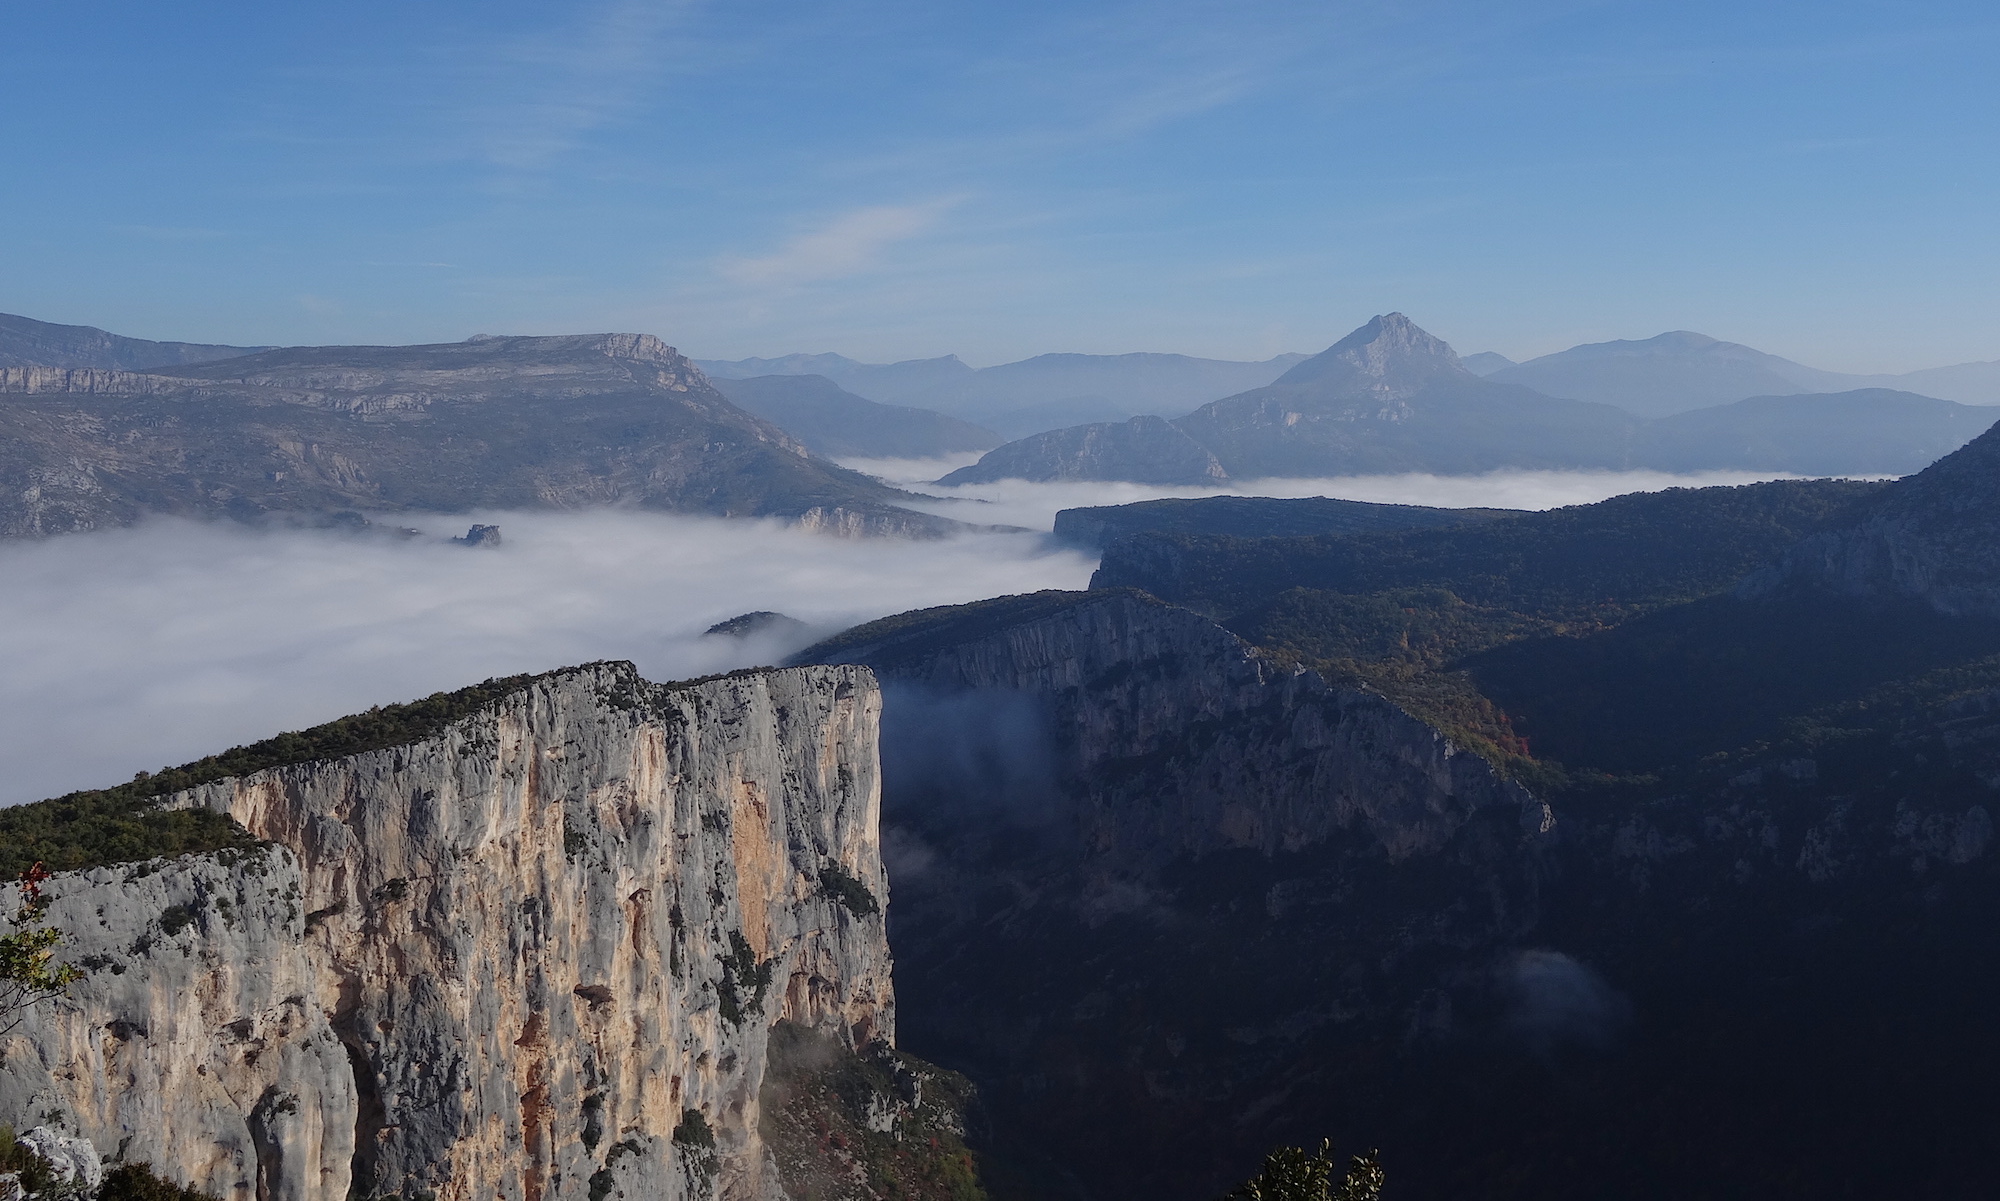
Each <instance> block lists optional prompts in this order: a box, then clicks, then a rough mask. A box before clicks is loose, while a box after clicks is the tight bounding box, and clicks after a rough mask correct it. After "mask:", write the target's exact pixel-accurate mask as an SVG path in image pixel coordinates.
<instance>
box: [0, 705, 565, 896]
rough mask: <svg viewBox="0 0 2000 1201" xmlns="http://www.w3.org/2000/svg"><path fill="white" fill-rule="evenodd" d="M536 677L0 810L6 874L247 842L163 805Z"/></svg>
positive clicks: (429, 728)
mask: <svg viewBox="0 0 2000 1201" xmlns="http://www.w3.org/2000/svg"><path fill="white" fill-rule="evenodd" d="M539 678H541V677H539V676H533V675H519V676H506V677H504V678H498V679H490V680H487V681H485V682H484V683H480V684H474V685H472V686H471V687H468V688H460V689H457V690H455V691H452V692H437V693H432V694H431V695H430V696H427V697H424V698H422V699H421V700H414V701H409V702H406V703H404V704H399V705H383V706H379V707H377V708H373V709H370V710H368V711H367V712H365V713H355V714H351V715H350V716H347V717H342V718H338V719H336V720H334V721H330V722H327V723H325V724H324V725H317V726H313V727H312V728H310V729H306V730H295V731H291V732H288V733H284V734H279V735H277V736H276V737H274V738H266V739H264V740H263V741H261V742H253V743H251V744H249V745H248V746H238V747H231V748H230V749H228V750H226V751H223V752H222V753H221V754H219V755H209V756H207V757H205V758H202V759H197V760H195V761H194V762H193V763H184V764H182V765H181V766H179V767H169V768H165V769H162V770H161V771H158V772H151V773H148V772H141V773H139V775H137V776H135V777H133V778H132V779H131V780H130V781H128V782H126V783H124V784H118V785H114V786H112V787H110V788H98V789H89V790H86V791H82V792H72V793H70V794H68V795H67V796H60V797H55V798H53V799H51V800H46V801H37V802H35V803H34V804H30V805H16V806H14V807H12V808H9V809H0V875H4V876H5V877H9V878H11V877H13V876H15V875H18V874H19V873H20V872H21V871H22V870H24V869H25V868H27V867H29V866H31V865H32V864H34V863H36V862H40V863H43V864H46V865H47V866H48V868H49V870H51V871H58V872H63V871H76V870H79V869H81V868H86V867H100V866H103V865H105V864H110V863H129V862H132V861H135V860H141V859H152V858H154V857H156V856H160V855H185V854H190V853H194V852H199V851H214V850H220V849H222V848H223V847H229V846H242V845H247V844H248V843H249V842H250V841H251V839H250V836H249V835H248V834H247V833H245V832H244V830H243V828H242V827H241V826H239V825H237V824H236V823H235V822H234V821H232V820H231V819H230V818H228V817H227V816H225V815H223V814H220V813H211V812H208V811H207V810H165V809H161V808H160V807H159V801H160V798H161V797H164V796H167V795H169V794H170V793H175V792H179V791H181V790H182V789H186V788H194V787H197V786H198V785H202V784H211V783H214V782H215V781H217V780H224V779H228V778H229V777H231V776H243V775H249V774H250V773H252V772H259V771H267V770H269V769H271V768H274V767H289V766H291V765H293V764H297V763H309V762H312V761H314V760H318V759H340V758H344V757H346V756H348V755H359V754H362V753H364V752H367V751H379V750H384V749H386V748H388V747H394V746H404V745H407V744H409V743H412V742H417V741H420V740H422V739H424V738H428V737H430V736H431V735H433V734H435V733H437V732H438V731H439V730H442V729H444V728H445V727H446V726H448V725H450V724H451V723H452V722H455V721H457V720H458V719H460V718H462V717H466V716H469V715H470V714H472V713H475V712H477V711H478V710H480V709H481V708H483V707H485V706H486V705H489V704H491V703H492V702H494V701H496V700H499V699H500V698H501V697H504V696H509V695H511V694H513V693H515V692H518V691H520V690H521V689H522V688H524V687H526V686H527V685H528V684H530V683H531V682H533V681H534V680H536V679H539Z"/></svg>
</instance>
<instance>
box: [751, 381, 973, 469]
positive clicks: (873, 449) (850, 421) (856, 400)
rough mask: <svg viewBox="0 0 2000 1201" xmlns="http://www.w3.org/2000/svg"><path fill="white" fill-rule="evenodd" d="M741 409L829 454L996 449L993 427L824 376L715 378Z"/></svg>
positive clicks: (915, 454)
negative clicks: (859, 391) (863, 393)
mask: <svg viewBox="0 0 2000 1201" xmlns="http://www.w3.org/2000/svg"><path fill="white" fill-rule="evenodd" d="M711 382H712V383H714V384H715V387H716V389H717V390H718V391H720V392H721V393H722V394H723V395H724V396H727V397H728V398H729V399H730V400H731V401H733V402H735V404H736V405H737V407H738V408H741V409H743V410H744V411H746V412H749V413H754V414H755V415H757V416H759V417H762V418H763V419H764V420H766V421H769V422H771V423H772V424H773V425H776V426H777V427H778V428H780V429H782V430H784V431H785V432H786V433H788V434H791V435H793V436H795V437H796V438H798V439H799V441H801V442H803V443H805V444H806V446H807V448H808V449H810V450H811V451H812V452H813V453H814V454H817V455H824V456H826V457H828V458H836V457H849V456H852V457H861V458H883V459H893V458H904V459H925V458H934V457H937V456H940V455H948V454H953V453H956V452H960V451H967V450H991V449H992V448H993V447H995V446H998V445H999V444H1000V443H1001V442H1002V441H1004V439H1003V438H1001V437H1000V435H999V434H996V433H994V432H993V431H992V430H989V429H986V428H984V427H981V426H977V425H974V424H972V423H971V422H969V421H961V420H959V419H958V418H956V417H949V416H946V415H945V414H943V413H938V412H934V411H932V410H930V409H919V408H912V407H910V406H908V405H885V404H877V403H876V402H874V401H872V400H865V399H863V398H862V397H859V396H856V395H855V394H854V393H852V392H849V391H848V390H847V389H845V388H843V387H841V386H840V385H839V384H836V383H834V382H833V381H832V380H830V379H828V378H826V377H825V376H823V375H758V376H752V377H750V378H748V379H720V380H713V381H711Z"/></svg>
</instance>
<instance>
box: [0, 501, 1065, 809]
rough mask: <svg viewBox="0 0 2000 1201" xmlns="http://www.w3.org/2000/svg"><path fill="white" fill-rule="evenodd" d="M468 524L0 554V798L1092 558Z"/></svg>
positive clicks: (612, 515) (181, 534)
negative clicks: (736, 627)
mask: <svg viewBox="0 0 2000 1201" xmlns="http://www.w3.org/2000/svg"><path fill="white" fill-rule="evenodd" d="M474 519H475V518H473V517H455V518H437V519H434V520H428V521H415V522H412V524H417V525H422V526H424V527H426V534H427V536H426V537H424V538H411V539H407V540H399V539H396V538H393V537H389V536H386V535H372V534H371V535H351V534H340V533H334V532H326V531H258V530H251V529H247V528H244V527H241V526H235V525H229V524H198V523H193V522H183V521H174V520H157V521H149V522H146V523H144V524H143V525H141V526H139V527H138V528H135V529H130V530H114V531H107V532H103V533H97V534H87V535H80V536H74V537H68V538H58V539H53V540H50V541H47V542H41V543H14V544H10V545H0V662H4V663H6V664H7V670H6V671H5V672H4V673H0V762H4V763H6V764H7V767H8V771H7V773H6V775H5V777H4V778H0V804H13V803H19V802H22V801H31V800H36V799H39V798H41V797H45V796H53V795H57V794H59V793H62V792H65V791H68V790H70V789H75V788H85V787H99V786H103V785H106V784H111V783H116V782H117V781H120V780H123V779H128V778H130V776H131V775H132V773H133V772H135V771H139V770H154V769H158V768H160V767H162V766H166V765H169V764H175V763H181V762H185V761H187V760H189V759H193V758H197V757H199V756H201V755H204V754H208V753H210V752H213V751H218V750H222V749H224V748H226V747H229V746H232V745H236V744H240V743H243V742H246V741H251V740H255V739H258V738H262V737H266V736H268V735H271V734H274V733H277V732H279V731H281V730H287V729H297V728H299V727H301V726H306V725H311V724H314V723H317V722H321V721H326V720H329V719H331V718H335V717H339V716H341V715H343V714H346V713H351V712H355V711H357V710H361V709H366V708H367V707H368V706H370V705H374V704H383V703H387V702H393V701H400V700H407V699H410V698H412V697H417V696H422V695H425V694H428V693H430V692H434V691H437V690H439V689H446V688H454V687H458V686H460V685H464V684H468V683H474V682H477V681H479V680H481V679H484V678H486V677H488V676H496V675H507V674H511V673H514V672H522V671H537V670H543V669H547V668H552V667H559V666H563V665H566V664H571V663H580V662H587V661H589V660H593V659H607V658H618V659H631V660H634V661H636V662H637V663H638V665H639V667H640V669H641V670H642V671H643V672H645V673H646V674H647V675H648V676H649V677H651V678H653V679H663V680H664V679H676V678H684V677H687V676H693V675H701V674H705V673H708V672H713V671H721V670H726V669H729V668H732V667H740V666H746V665H749V664H755V663H769V662H772V661H774V660H776V659H778V658H780V657H781V656H783V655H784V654H786V653H788V652H790V651H792V650H796V649H798V647H799V646H800V645H802V644H803V641H804V638H800V637H797V636H794V637H793V638H791V639H790V640H787V641H780V640H778V639H775V638H765V639H761V640H760V639H751V640H747V641H746V640H739V639H731V638H705V637H703V636H702V632H703V631H704V630H706V629H707V628H708V627H709V626H710V625H712V624H714V623H715V622H717V621H720V620H723V619H725V618H728V617H732V616H735V615H736V614H739V613H743V612H747V611H750V610H757V609H774V610H778V611H780V612H784V613H788V614H790V615H792V616H793V617H797V618H800V619H801V620H804V621H806V622H808V623H811V625H812V626H813V627H815V632H828V631H831V630H834V629H838V628H841V627H844V626H847V625H850V624H853V623H855V622H858V621H865V620H869V619H872V618H875V617H879V616H883V615H885V614H888V613H894V612H900V611H902V610H904V609H910V608H915V607H919V606H924V605H936V604H948V603H954V602H959V601H966V600H974V599H977V598H980V597H987V596H996V595H1000V594H1003V593H1009V592H1021V591H1028V590H1032V589H1037V588H1081V587H1083V586H1084V584H1085V583H1086V582H1087V581H1088V579H1089V577H1090V571H1091V568H1092V566H1093V565H1094V564H1093V561H1092V560H1091V559H1088V558H1085V557H1084V556H1082V555H1080V554H1077V553H1075V552H1073V551H1066V550H1060V549H1056V548H1053V547H1051V546H1050V545H1048V543H1047V540H1046V539H1044V538H1040V537H1036V536H1030V535H1020V534H1012V535H992V534H989V535H978V536H971V537H967V538H962V539H957V540H949V541H944V542H905V541H898V540H887V539H883V540H868V541H850V540H842V539H836V538H831V537H825V536H820V535H813V534H807V533H802V532H800V531H797V530H790V529H786V528H783V527H781V526H779V525H776V524H774V523H763V522H722V521H717V520H706V519H699V518H684V517H672V516H665V515H659V514H638V513H617V512H597V513H582V514H550V513H532V514H531V513H503V514H485V515H483V516H477V517H476V519H477V520H480V521H484V522H492V523H497V524H498V525H500V526H501V527H502V531H503V535H504V543H503V545H502V546H501V547H499V548H498V549H494V550H488V549H470V548H466V547H462V546H455V545H453V544H451V543H450V542H447V541H445V540H444V536H445V535H446V534H450V533H461V532H463V531H464V529H465V527H466V525H467V524H468V522H469V521H471V520H474ZM397 520H398V521H404V520H408V519H407V518H402V517H399V518H398V519H397ZM809 636H810V635H808V637H809Z"/></svg>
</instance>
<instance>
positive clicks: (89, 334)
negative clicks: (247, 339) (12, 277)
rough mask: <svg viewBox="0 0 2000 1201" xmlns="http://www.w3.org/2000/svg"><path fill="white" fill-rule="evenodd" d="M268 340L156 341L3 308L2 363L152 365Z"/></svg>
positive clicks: (224, 353)
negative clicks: (230, 342) (238, 343)
mask: <svg viewBox="0 0 2000 1201" xmlns="http://www.w3.org/2000/svg"><path fill="white" fill-rule="evenodd" d="M269 349H270V347H268V346H209V345H204V344H202V343H199V342H152V341H148V340H147V339H145V338H127V337H123V336H121V335H119V334H114V333H110V332H108V331H106V330H101V329H98V328H97V327H95V326H91V325H54V324H51V323H50V322H47V321H36V320H34V319H32V318H29V317H17V316H14V315H13V314H11V313H0V367H66V368H71V369H93V370H98V371H148V370H151V369H153V368H157V367H176V366H184V365H186V364H190V363H206V362H210V361H212V360H215V359H228V358H235V357H237V356H239V355H246V354H255V353H256V352H258V351H260V350H269Z"/></svg>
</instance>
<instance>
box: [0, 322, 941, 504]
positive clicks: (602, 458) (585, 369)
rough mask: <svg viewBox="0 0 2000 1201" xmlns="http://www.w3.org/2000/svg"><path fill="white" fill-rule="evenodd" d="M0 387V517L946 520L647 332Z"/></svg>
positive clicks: (236, 361)
mask: <svg viewBox="0 0 2000 1201" xmlns="http://www.w3.org/2000/svg"><path fill="white" fill-rule="evenodd" d="M210 349H214V348H210ZM0 393H6V394H8V395H6V396H5V402H4V403H0V534H4V535H14V536H22V535H26V536H38V535H47V534H59V533H66V532H69V531H74V530H85V529H92V528H97V527H102V526H107V525H119V524H125V523H129V522H131V521H133V520H136V519H137V518H138V517H139V516H140V515H142V514H145V513H176V514H187V515H221V514H227V515H231V516H236V517H243V518H254V517H257V516H259V515H261V514H266V513H326V512H338V511H342V510H353V509H370V510H378V511H379V510H390V511H394V510H404V509H407V510H428V511H444V512H450V511H458V510H465V509H470V508H565V507H581V506H592V505H632V506H638V507H643V508H651V509H664V510H671V511H676V512H686V513H703V514H713V515H717V516H756V517H784V518H789V519H792V520H794V521H797V522H800V523H803V524H805V525H808V526H812V527H822V528H832V529H837V530H841V531H844V532H850V533H863V532H872V533H900V534H930V533H939V532H943V531H945V530H947V529H952V528H957V525H956V523H953V522H949V521H944V520H941V519H938V518H934V517H930V516H926V515H923V514H919V513H914V512H911V511H909V510H906V509H902V508H899V507H897V505H896V503H895V502H896V501H898V500H899V499H902V498H903V496H904V494H903V493H900V492H897V491H895V490H894V489H891V488H888V487H885V486H884V485H882V484H880V483H878V482H877V481H875V480H872V479H870V478H868V477H866V476H862V475H859V474H857V473H855V472H851V471H846V470H844V469H842V468H840V467H837V466H835V465H834V464H832V463H829V462H826V461H824V460H821V459H817V458H814V457H812V455H811V454H810V453H809V452H808V450H807V448H806V447H805V446H804V445H803V444H801V443H800V442H799V441H798V440H797V439H795V438H793V437H792V436H791V435H789V434H787V433H785V432H784V431H783V430H781V429H779V428H778V427H776V426H774V425H772V424H770V423H768V422H766V421H763V420H760V419H759V418H757V417H754V416H752V415H751V414H749V413H746V412H744V411H743V410H742V409H740V408H738V407H737V406H735V405H734V404H732V403H730V401H729V400H728V399H727V398H726V397H724V396H723V395H722V394H721V393H720V392H718V391H716V390H715V388H714V387H713V386H712V385H711V384H710V383H709V382H708V380H707V378H706V377H704V376H703V375H702V373H701V372H700V371H699V370H698V369H696V368H695V367H694V365H693V364H692V363H690V362H689V361H688V360H687V359H685V358H684V357H682V356H681V355H680V353H679V352H677V351H676V350H674V349H673V348H672V347H670V346H667V345H666V344H664V343H662V342H661V341H660V340H659V339H657V338H654V337H652V336H650V335H645V334H594V335H577V336H567V337H506V338H487V337H482V338H475V339H472V340H469V341H466V342H455V343H447V344H439V345H430V346H318V347H297V348H292V349H286V350H272V351H265V352H262V353H258V354H250V355H241V356H237V357H233V358H227V359H221V360H218V361H214V362H209V363H203V364H194V365H184V366H174V367H170V368H164V369H161V370H157V371H152V372H143V373H142V372H124V371H110V370H101V369H87V368H74V369H72V368H63V367H10V368H0Z"/></svg>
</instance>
